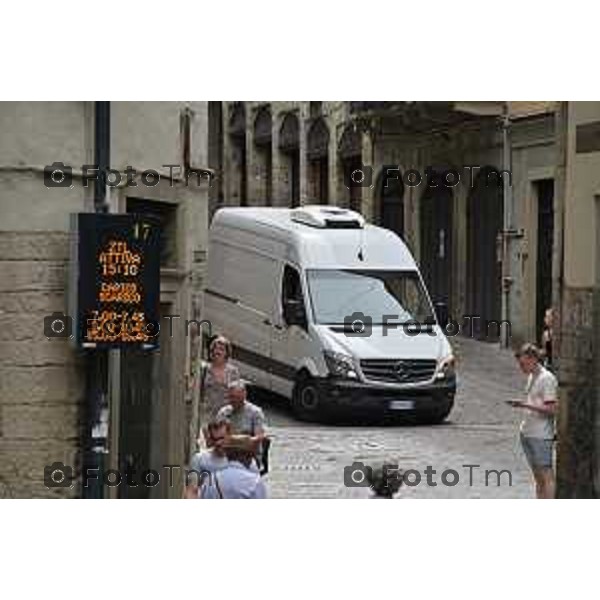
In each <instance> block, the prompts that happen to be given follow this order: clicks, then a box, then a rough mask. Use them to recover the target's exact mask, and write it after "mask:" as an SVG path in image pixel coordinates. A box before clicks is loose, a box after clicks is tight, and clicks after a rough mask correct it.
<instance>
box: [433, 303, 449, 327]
mask: <svg viewBox="0 0 600 600" xmlns="http://www.w3.org/2000/svg"><path fill="white" fill-rule="evenodd" d="M433 307H434V310H435V316H436V318H437V322H438V324H439V326H440V327H441V328H442V329H445V328H446V325H448V320H449V316H448V305H447V304H446V303H445V302H435V303H434V305H433Z"/></svg>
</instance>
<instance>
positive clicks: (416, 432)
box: [261, 338, 532, 498]
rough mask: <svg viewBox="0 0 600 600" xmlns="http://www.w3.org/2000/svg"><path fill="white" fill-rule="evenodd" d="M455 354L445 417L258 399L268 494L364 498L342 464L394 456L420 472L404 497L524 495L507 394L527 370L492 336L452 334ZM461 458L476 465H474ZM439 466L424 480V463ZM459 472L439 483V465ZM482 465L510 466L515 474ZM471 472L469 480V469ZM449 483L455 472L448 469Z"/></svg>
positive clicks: (525, 482) (526, 487) (526, 486)
mask: <svg viewBox="0 0 600 600" xmlns="http://www.w3.org/2000/svg"><path fill="white" fill-rule="evenodd" d="M452 343H453V345H454V347H455V351H456V354H457V356H458V359H459V361H460V362H459V365H458V374H459V381H458V393H457V396H456V401H455V407H454V410H453V411H452V413H451V415H450V417H449V419H448V421H447V422H446V423H444V424H443V425H438V426H407V425H380V426H361V425H360V424H357V425H355V426H331V425H318V424H305V423H301V422H299V421H296V420H295V419H294V418H293V417H292V416H291V414H290V413H289V410H288V409H287V407H285V406H284V405H283V404H278V403H277V402H275V401H269V402H265V401H262V402H261V403H262V406H263V408H264V409H265V413H266V416H267V419H268V423H269V431H270V434H271V436H272V438H273V445H272V448H271V472H270V474H269V476H268V483H269V488H270V495H271V497H273V498H336V497H337V498H365V497H368V493H367V490H366V489H365V488H349V487H345V486H344V467H345V466H349V465H351V464H352V463H353V462H354V461H361V462H363V463H365V464H366V465H368V464H369V463H373V462H375V461H383V460H384V459H385V460H387V461H388V462H390V461H392V460H393V461H395V462H397V463H398V465H399V466H400V468H402V469H404V470H407V469H415V470H418V471H419V472H420V473H421V475H422V480H421V483H420V484H419V485H415V486H412V487H407V486H404V487H403V491H402V493H401V494H400V497H401V498H529V497H532V489H531V486H530V482H529V473H528V470H527V465H526V462H525V459H524V457H523V455H522V453H521V450H520V447H519V443H518V424H519V420H520V415H519V414H518V412H517V411H514V410H513V409H511V408H510V407H508V406H507V405H506V404H505V403H504V400H507V399H511V398H515V397H519V396H521V395H522V389H523V387H524V378H523V376H522V375H521V374H520V373H519V371H518V369H517V365H516V363H515V362H514V359H513V356H512V353H511V352H510V351H507V350H500V349H499V348H498V346H497V345H496V344H488V343H483V342H477V341H475V340H471V339H468V338H453V340H452ZM463 465H479V467H472V468H471V469H469V468H467V467H463ZM428 466H431V467H432V468H433V469H435V470H436V474H434V475H432V481H434V482H437V483H438V485H437V486H429V485H427V477H426V475H425V469H426V468H427V467H428ZM446 469H453V470H455V471H456V472H457V473H458V474H459V481H458V483H457V484H456V485H454V486H449V485H443V483H442V477H441V476H442V472H443V471H444V470H446ZM486 470H489V471H492V470H497V471H502V470H508V471H510V472H511V474H512V485H510V482H509V477H508V474H506V473H504V474H503V475H502V476H501V484H500V486H498V484H497V482H498V476H497V475H495V474H494V473H490V475H489V478H488V485H486ZM471 474H472V485H470V479H471V477H470V475H471ZM448 481H449V483H452V482H453V476H452V475H451V474H449V475H448Z"/></svg>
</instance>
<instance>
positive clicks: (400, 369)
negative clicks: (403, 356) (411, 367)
mask: <svg viewBox="0 0 600 600" xmlns="http://www.w3.org/2000/svg"><path fill="white" fill-rule="evenodd" d="M394 374H395V375H396V379H397V380H398V381H404V380H405V379H407V378H408V365H407V364H406V363H404V362H402V361H398V362H397V363H396V364H395V365H394Z"/></svg>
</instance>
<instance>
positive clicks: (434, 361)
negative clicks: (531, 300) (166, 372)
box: [203, 205, 456, 422]
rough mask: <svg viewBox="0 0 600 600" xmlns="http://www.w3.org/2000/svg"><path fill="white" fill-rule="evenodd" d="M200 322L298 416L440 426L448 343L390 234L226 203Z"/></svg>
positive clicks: (342, 219)
mask: <svg viewBox="0 0 600 600" xmlns="http://www.w3.org/2000/svg"><path fill="white" fill-rule="evenodd" d="M203 318H205V319H207V320H208V321H210V323H211V325H212V331H213V333H219V334H223V335H225V336H227V337H228V338H229V339H230V340H231V342H232V346H233V356H234V359H235V360H236V361H237V363H238V364H239V367H240V370H241V372H242V375H243V376H244V377H246V378H248V379H249V380H250V381H252V382H253V384H255V385H256V386H258V387H261V388H266V389H268V390H272V391H274V392H276V393H278V394H281V395H283V396H285V397H287V398H289V399H291V400H292V405H293V408H294V411H295V412H296V414H297V415H298V417H300V418H303V419H309V420H310V419H312V418H314V417H316V416H317V415H318V414H319V413H321V412H322V411H323V410H327V409H330V408H335V407H346V408H349V409H352V410H353V412H356V411H359V410H365V411H368V412H374V411H380V412H383V413H388V414H389V413H396V414H398V413H402V414H406V415H412V416H417V417H419V420H425V421H427V422H441V421H443V420H444V419H445V418H446V417H447V415H448V413H449V412H450V410H451V409H452V405H453V402H454V395H455V391H456V377H455V373H454V358H453V355H452V349H451V346H450V344H449V342H448V340H447V339H446V336H445V335H444V333H443V332H442V330H441V327H440V323H438V321H437V319H436V317H435V316H434V311H433V307H432V305H431V301H430V298H429V294H428V293H427V291H426V289H425V286H424V284H423V280H422V277H421V274H420V273H419V269H418V267H417V265H416V263H415V261H414V259H413V257H412V256H411V254H410V252H409V250H408V249H407V247H406V246H405V244H404V242H403V241H402V240H401V239H400V238H399V237H398V236H397V235H396V234H395V233H393V232H391V231H389V230H387V229H383V228H381V227H375V226H373V225H369V224H366V222H365V220H364V218H363V217H362V216H361V215H360V214H358V213H357V212H353V211H350V210H345V209H341V208H336V207H332V206H325V205H318V206H303V207H300V208H295V209H289V208H266V207H265V208H222V209H220V210H218V211H217V212H216V213H215V215H214V217H213V221H212V224H211V227H210V234H209V246H208V274H207V281H206V287H205V290H204V314H203Z"/></svg>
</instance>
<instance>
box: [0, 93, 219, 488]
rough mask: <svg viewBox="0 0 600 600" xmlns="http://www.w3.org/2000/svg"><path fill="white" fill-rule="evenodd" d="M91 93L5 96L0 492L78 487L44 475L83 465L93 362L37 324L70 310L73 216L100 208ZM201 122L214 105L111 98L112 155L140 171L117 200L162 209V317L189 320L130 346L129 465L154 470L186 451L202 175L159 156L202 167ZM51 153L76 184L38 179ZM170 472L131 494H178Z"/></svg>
mask: <svg viewBox="0 0 600 600" xmlns="http://www.w3.org/2000/svg"><path fill="white" fill-rule="evenodd" d="M95 104H96V103H94V102H31V103H30V102H3V103H1V104H0V132H2V135H1V136H0V205H1V207H2V216H1V217H0V496H8V497H44V496H46V497H57V496H58V497H61V496H70V497H72V496H79V495H81V494H82V490H81V489H80V486H79V485H75V486H74V487H72V488H55V489H48V488H46V487H45V486H44V483H43V473H44V467H45V466H46V465H49V464H51V463H53V462H56V461H59V462H63V463H65V464H66V465H72V466H75V467H77V465H78V464H79V465H81V462H82V457H81V450H82V439H83V435H84V434H83V431H84V429H85V428H86V427H88V426H89V422H88V421H87V420H86V419H87V417H86V410H87V408H86V407H87V405H88V403H89V397H88V396H89V390H88V389H87V388H86V376H87V374H88V373H89V369H90V368H92V367H91V362H90V361H91V359H90V356H86V355H85V354H84V353H83V352H79V351H76V350H74V348H73V347H72V346H71V345H70V344H69V343H68V342H67V341H65V340H62V339H61V340H51V341H50V340H48V339H47V338H46V337H45V335H44V329H43V322H44V317H45V316H47V315H49V314H51V313H53V312H55V311H59V312H65V313H66V312H67V310H68V307H67V292H68V267H69V215H70V214H71V213H76V212H93V211H94V192H93V186H91V185H90V186H89V187H87V188H86V187H83V186H82V180H81V174H82V171H81V165H84V164H93V163H94V139H95V138H94V134H95V132H94V123H95V118H94V117H95V112H94V111H95ZM207 127H208V107H207V103H202V102H192V103H189V102H148V103H145V102H112V103H110V136H109V137H110V166H111V167H112V168H113V169H116V170H118V171H120V172H121V173H123V172H124V171H125V168H126V167H127V166H128V165H130V166H132V167H133V168H135V169H136V170H137V173H138V176H137V178H136V183H137V186H136V187H131V186H130V187H124V186H120V187H115V188H112V191H111V192H110V197H109V201H110V203H111V206H112V210H114V211H116V212H137V213H140V212H141V213H146V214H153V215H156V216H158V218H159V219H160V220H161V225H162V231H163V234H164V240H165V243H164V247H163V251H162V256H161V283H160V286H161V290H160V303H161V306H160V309H161V314H170V315H181V317H182V318H181V319H179V321H173V322H174V326H173V336H172V337H170V336H167V335H161V345H160V350H159V351H156V352H153V353H145V354H144V353H135V352H133V351H131V352H130V353H129V354H128V353H127V352H126V353H125V354H124V356H123V359H122V362H121V365H122V366H121V371H122V372H121V391H122V400H121V402H122V403H121V414H120V415H119V420H120V423H121V430H120V436H119V437H120V456H119V464H120V465H121V466H122V465H123V464H125V463H126V464H136V465H138V466H141V467H146V468H150V467H152V468H155V469H158V468H159V467H160V465H163V464H177V465H184V464H185V461H186V459H187V457H186V456H185V452H186V449H185V447H184V446H185V444H184V440H185V438H186V427H187V423H186V418H187V416H186V412H187V408H186V406H185V375H186V372H187V368H188V366H187V361H188V358H189V338H188V337H186V336H185V332H184V331H183V328H181V329H178V328H177V327H178V324H179V323H183V321H184V319H185V318H191V317H192V316H197V314H198V310H199V304H198V298H199V290H200V288H201V286H202V277H203V268H204V267H203V264H204V260H205V249H206V237H205V234H206V225H207V208H208V185H207V183H206V182H203V183H202V184H201V185H195V184H192V183H188V185H186V184H185V181H184V179H182V176H181V172H180V171H177V170H173V171H171V170H170V169H168V168H165V167H164V166H163V165H169V164H177V165H182V164H184V162H185V161H187V162H188V163H189V164H191V166H192V167H194V168H202V167H206V166H207V163H208V147H207V143H206V141H207ZM56 161H60V162H62V163H64V164H65V165H70V166H71V167H72V174H73V183H72V185H71V186H70V187H54V188H48V187H46V186H45V185H44V166H45V165H50V164H52V163H54V162H56ZM145 169H155V170H158V171H159V172H160V174H161V179H160V183H159V184H158V185H155V186H146V185H142V183H141V181H140V180H139V173H141V172H142V171H143V170H145ZM171 175H173V176H172V177H171ZM125 179H126V177H125V176H124V175H123V181H125ZM161 475H162V473H161ZM164 479H165V478H164V477H162V478H161V482H160V484H159V485H157V486H156V487H153V488H145V489H140V490H139V492H136V493H139V495H141V496H144V495H147V496H156V497H170V496H176V495H178V494H179V493H180V491H179V490H178V489H177V486H176V485H174V486H169V485H168V482H165V481H164ZM119 494H120V495H121V492H119Z"/></svg>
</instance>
